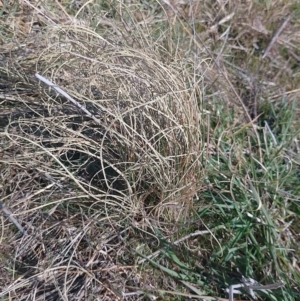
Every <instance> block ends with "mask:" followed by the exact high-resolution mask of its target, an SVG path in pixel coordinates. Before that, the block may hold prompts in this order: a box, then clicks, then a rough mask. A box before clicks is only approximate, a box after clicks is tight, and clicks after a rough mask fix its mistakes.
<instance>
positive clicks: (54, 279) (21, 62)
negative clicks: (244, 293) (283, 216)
mask: <svg viewBox="0 0 300 301" xmlns="http://www.w3.org/2000/svg"><path fill="white" fill-rule="evenodd" d="M71 2H72V3H71V4H66V3H64V1H62V2H58V1H57V2H55V4H53V3H54V2H52V1H41V2H39V3H38V4H37V2H35V1H19V3H16V2H14V1H6V2H5V1H2V2H0V9H1V10H2V15H3V17H4V18H3V20H1V29H0V40H1V43H0V53H1V54H0V79H1V83H0V101H1V103H0V106H1V110H0V145H1V150H0V169H1V179H0V191H1V204H2V203H3V205H4V208H6V209H9V211H11V212H13V216H14V218H15V219H16V220H17V222H18V223H19V224H20V225H21V226H20V227H21V230H22V229H23V230H24V231H26V233H24V235H22V234H21V233H20V231H18V230H16V228H15V226H14V225H13V224H12V223H11V222H10V220H9V217H10V216H9V213H7V212H6V213H7V214H6V215H8V217H6V218H3V219H2V228H1V231H2V232H1V241H0V243H1V244H0V259H1V263H0V274H1V275H4V276H0V287H1V288H2V291H1V292H0V299H1V298H3V300H22V301H23V300H24V301H25V300H123V299H126V300H131V299H132V300H142V299H143V298H144V297H145V294H144V293H142V292H141V291H140V289H146V290H147V289H148V290H149V291H153V289H154V288H157V287H161V286H164V285H163V284H164V283H165V287H166V289H169V290H174V291H175V290H177V283H175V281H174V280H165V278H164V277H163V276H162V275H161V274H159V273H158V274H155V273H154V275H153V276H149V275H151V273H152V270H151V269H150V270H149V271H147V269H146V271H144V272H141V271H140V270H139V269H138V266H137V260H136V257H137V256H135V255H136V254H135V253H134V250H143V251H145V252H146V253H147V252H148V253H154V251H155V250H157V247H158V246H159V244H160V238H163V239H169V238H170V241H176V240H177V242H182V241H183V240H187V239H185V238H186V237H189V232H192V231H195V230H198V229H199V227H200V228H201V229H202V228H203V229H206V230H207V225H205V223H204V222H203V221H202V220H201V218H199V216H198V215H197V214H198V213H197V212H198V211H197V210H198V209H199V208H202V207H203V208H206V207H205V206H207V208H208V209H207V210H208V211H209V210H210V207H209V206H210V205H209V204H207V203H206V202H207V200H206V199H205V197H203V198H201V197H200V199H199V195H200V194H201V192H202V191H208V192H211V191H217V192H216V194H219V190H221V188H220V187H221V185H223V184H224V183H226V185H227V184H228V186H227V188H226V189H227V190H226V193H228V195H229V194H230V193H232V194H234V189H235V188H234V185H233V183H234V180H235V176H236V175H238V174H241V173H242V172H244V170H246V168H249V166H247V167H245V165H246V163H245V162H247V160H248V154H249V153H251V152H253V154H254V153H255V152H256V153H255V156H256V155H257V156H256V157H255V158H258V159H257V160H256V162H259V168H260V169H264V164H265V162H264V161H263V159H262V158H263V155H264V150H262V149H261V148H260V147H261V145H260V144H256V142H253V141H256V140H253V139H255V138H257V137H258V136H259V134H258V131H257V126H258V123H257V118H258V117H259V116H260V114H261V112H260V111H259V104H260V103H262V102H264V101H265V100H266V99H267V100H268V101H269V102H270V103H274V102H276V100H277V99H278V97H281V96H282V95H284V96H285V97H286V98H285V99H286V101H287V102H288V101H290V100H291V99H292V98H293V97H295V93H296V92H297V91H299V67H298V65H297V64H299V55H300V54H297V51H296V50H295V49H296V45H297V40H299V32H300V31H299V32H298V31H297V30H296V29H299V24H298V23H297V22H296V21H293V22H290V24H289V25H287V26H286V27H285V31H284V34H283V33H282V34H281V35H280V37H278V38H277V39H276V41H275V42H274V41H273V42H272V43H273V44H270V43H271V42H270V41H272V39H271V38H272V32H273V31H275V29H276V28H278V27H280V22H281V19H282V18H283V17H285V16H288V14H289V12H290V11H291V10H292V9H293V4H292V3H290V2H288V1H286V2H285V1H274V4H273V5H271V4H270V5H269V6H268V5H266V4H264V5H265V6H264V9H260V8H261V7H262V6H263V5H262V4H259V3H256V2H255V3H254V1H243V3H240V4H239V5H238V6H236V5H233V2H230V1H224V4H222V3H223V2H222V1H204V2H205V4H203V6H201V5H199V3H198V1H189V2H188V1H171V0H170V1H147V3H146V2H145V3H144V4H141V3H140V2H139V1H127V3H126V5H124V3H123V1H86V2H84V1H71ZM225 2H226V3H225ZM241 2H242V1H241ZM257 12H258V13H257ZM245 15H247V16H248V18H247V19H246V18H244V16H245ZM290 18H291V19H292V17H290ZM293 20H295V19H293ZM274 43H275V44H274ZM268 45H271V46H272V47H269V50H268V52H267V53H266V55H265V57H266V58H265V59H264V60H262V59H261V55H260V53H261V51H262V50H264V49H265V50H266V49H268ZM274 45H275V46H274ZM276 45H277V46H276ZM278 45H279V46H278ZM283 45H284V47H285V48H284V50H282V48H280V47H281V46H283ZM286 56H289V59H290V61H288V62H286ZM207 58H209V60H208V59H207ZM282 66H284V68H283V67H282ZM293 68H294V69H293ZM295 70H296V71H297V72H298V73H297V72H295ZM37 72H38V73H39V74H41V75H43V76H44V77H45V78H47V79H49V80H51V82H52V83H53V84H54V85H57V86H59V87H60V88H62V89H63V90H64V91H65V92H66V93H68V94H69V95H71V96H72V97H73V98H74V99H76V100H77V101H78V102H79V103H80V104H81V105H83V106H84V107H85V108H86V109H87V110H88V111H89V112H90V113H91V114H92V115H93V116H94V117H96V118H97V119H98V120H99V122H95V121H94V120H93V119H92V118H90V117H88V116H86V115H85V114H84V112H83V111H82V110H80V109H79V108H77V107H76V106H74V105H73V104H72V103H70V102H69V101H68V100H67V99H66V98H65V97H63V96H62V95H59V94H58V93H57V92H56V91H55V89H54V88H53V87H49V86H47V85H45V84H43V83H41V82H40V81H38V80H37V78H36V77H35V76H34V74H35V73H37ZM287 76H291V79H290V80H286V81H285V80H284V79H285V78H286V77H287ZM286 91H290V92H289V93H285V92H286ZM216 103H218V105H216ZM228 109H229V110H228ZM227 110H228V111H230V110H232V111H234V114H233V117H232V120H230V121H227V119H224V120H223V119H222V118H223V117H222V112H223V111H226V112H227ZM226 118H227V117H226ZM253 119H254V121H253ZM222 124H223V125H222ZM241 128H242V130H241ZM245 129H246V130H245ZM243 130H245V132H247V135H249V136H247V137H246V138H245V137H241V136H238V134H239V133H240V132H241V131H243ZM235 135H236V136H235ZM245 135H246V134H245ZM266 136H267V134H266ZM236 137H238V138H236ZM235 139H236V140H235ZM222 140H224V145H226V147H224V148H223V144H222V143H223V142H222ZM241 140H243V142H242V143H240V144H238V143H235V141H241ZM245 150H246V151H245ZM228 154H229V156H231V155H232V157H230V158H229V159H228ZM213 155H216V157H217V159H215V158H213V159H212V156H213ZM253 156H254V155H253ZM278 157H279V155H278ZM291 157H293V156H292V155H291ZM224 158H225V159H224ZM226 159H228V161H230V162H229V164H231V165H230V168H229V170H222V171H220V170H219V169H218V168H220V166H222V162H223V161H222V160H226ZM292 159H293V160H294V157H293V158H292ZM292 159H291V161H292ZM210 160H211V161H210ZM213 160H215V161H213ZM274 161H275V160H274ZM208 162H213V163H212V165H211V166H210V167H208V165H209V164H208ZM212 166H213V167H212ZM265 169H267V168H265ZM209 172H210V174H209ZM212 174H213V175H215V176H216V178H217V177H219V176H220V177H221V178H222V179H221V180H220V181H219V182H217V180H216V181H215V182H214V180H211V175H212ZM248 174H251V173H250V172H248V171H247V176H248ZM232 175H234V176H232ZM249 181H250V180H248V178H247V180H245V181H242V180H241V181H240V182H241V183H242V184H241V186H242V187H243V189H244V188H245V191H246V188H247V187H248V190H247V191H248V192H249V191H250V188H249V186H247V185H249ZM237 182H238V180H237ZM257 182H259V181H258V180H257ZM224 185H225V184H224ZM224 187H225V186H224ZM239 193H240V192H239ZM241 195H242V194H239V195H238V197H240V196H241ZM228 198H231V199H234V196H230V197H228ZM251 200H252V201H253V199H251ZM249 203H250V202H248V203H247V205H245V206H244V205H243V206H244V208H246V209H247V210H249V208H248V207H247V206H248V205H249ZM222 206H223V204H222V205H221V206H220V208H222V209H221V210H223V208H225V207H224V206H223V207H222ZM216 207H217V206H216ZM241 207H242V205H241ZM256 207H257V206H256ZM266 207H267V206H266ZM246 209H243V210H246ZM213 210H215V209H213ZM272 210H273V211H272ZM272 210H270V212H271V211H272V212H274V215H276V214H277V213H278V211H279V210H278V208H277V207H274V208H273V209H272ZM224 212H225V209H224ZM242 213H243V214H244V212H242ZM214 214H215V213H213V214H212V217H211V218H209V219H207V220H206V221H205V222H207V221H211V220H213V218H214ZM241 215H242V214H241ZM241 215H240V216H241ZM195 216H196V217H195ZM195 220H197V222H198V224H197V225H196V226H195V223H196V222H195V223H194V221H195ZM278 223H279V222H278ZM280 223H281V221H280ZM282 223H285V221H284V222H282ZM199 224H200V226H199ZM191 225H192V226H191ZM221 228H222V225H221ZM183 229H185V230H186V232H184V230H183ZM203 229H202V230H203ZM222 229H225V227H223V228H222ZM207 232H208V233H210V229H209V230H208V231H207ZM275 232H276V231H275ZM203 233H204V232H203ZM184 235H187V236H184ZM183 236H184V239H182V237H183ZM232 236H233V234H231V233H229V234H228V233H227V232H226V229H225V230H224V232H222V233H221V234H220V235H219V237H216V234H215V233H211V234H210V237H209V238H207V240H206V241H205V243H206V244H205V247H203V250H202V249H201V250H199V249H198V247H199V242H198V241H196V240H195V241H191V242H190V244H187V245H188V247H187V249H189V250H191V254H192V253H193V251H195V250H197V251H195V252H194V253H197V256H198V255H199V254H201V256H204V257H209V256H210V254H211V253H212V252H213V249H214V248H217V247H219V246H220V241H222V239H226V240H229V239H231V238H232ZM257 237H259V238H258V239H257V240H258V241H259V239H260V236H259V235H257ZM282 243H283V244H284V243H285V242H282ZM222 252H223V250H222V248H221V251H220V253H222ZM154 254H155V253H154ZM218 256H221V255H219V254H218ZM197 260H198V259H197ZM199 265H200V263H199ZM174 269H175V270H176V267H175V268H174ZM266 269H267V268H266ZM269 270H271V267H270V269H269ZM166 283H167V284H166ZM198 284H199V283H198ZM181 289H182V290H183V291H184V292H190V290H187V289H186V288H182V287H181ZM214 292H215V291H214ZM124 293H125V295H124ZM126 294H127V295H126ZM149 296H150V297H149ZM149 296H148V297H149V298H150V299H151V297H153V296H154V295H152V294H150V295H149ZM208 298H212V297H208ZM1 300H2V299H1ZM207 300H211V299H207Z"/></svg>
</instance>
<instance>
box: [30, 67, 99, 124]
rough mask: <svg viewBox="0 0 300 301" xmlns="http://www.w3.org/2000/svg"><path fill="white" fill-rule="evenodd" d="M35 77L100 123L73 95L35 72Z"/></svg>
mask: <svg viewBox="0 0 300 301" xmlns="http://www.w3.org/2000/svg"><path fill="white" fill-rule="evenodd" d="M35 77H36V78H38V79H39V80H40V81H42V82H43V83H45V84H46V85H48V86H49V87H51V88H53V89H54V90H55V91H57V92H58V93H59V94H60V95H62V96H64V97H65V98H67V99H68V100H70V101H71V102H72V103H73V104H74V105H75V106H76V107H77V108H78V109H80V110H81V111H83V112H84V113H85V114H86V115H87V116H89V117H90V118H92V119H93V120H94V121H95V122H96V123H97V124H99V125H100V124H101V121H100V120H99V119H98V118H96V117H95V115H93V114H92V113H91V112H90V111H88V110H87V109H86V108H85V107H84V106H82V105H81V104H80V103H79V102H78V101H76V100H75V99H74V98H73V97H71V96H70V95H69V94H68V93H66V92H65V91H63V90H62V89H61V88H60V87H59V86H57V85H55V84H53V83H52V82H51V81H50V80H48V79H46V78H45V77H44V76H42V75H40V74H38V73H36V74H35Z"/></svg>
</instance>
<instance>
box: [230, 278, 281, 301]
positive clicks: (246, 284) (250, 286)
mask: <svg viewBox="0 0 300 301" xmlns="http://www.w3.org/2000/svg"><path fill="white" fill-rule="evenodd" d="M282 286H284V282H282V281H280V282H277V283H272V284H267V285H259V284H256V282H255V281H254V280H253V279H251V278H250V279H245V278H244V277H243V283H240V284H234V285H230V287H229V301H234V299H233V295H234V294H239V293H240V291H238V290H236V288H241V287H243V288H244V289H246V290H247V291H248V293H249V294H250V295H251V297H252V298H253V299H256V296H255V295H254V292H253V290H272V289H276V288H279V287H282Z"/></svg>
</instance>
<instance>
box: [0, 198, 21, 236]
mask: <svg viewBox="0 0 300 301" xmlns="http://www.w3.org/2000/svg"><path fill="white" fill-rule="evenodd" d="M1 209H2V211H3V213H4V215H5V216H7V217H8V219H9V220H10V221H11V222H12V223H13V224H15V226H16V227H17V228H18V229H19V231H20V232H21V233H22V234H23V235H27V232H26V230H25V229H24V228H23V227H22V226H21V225H20V224H19V222H18V221H17V220H16V219H15V218H14V217H13V215H12V213H11V212H10V211H9V210H7V209H6V208H5V207H4V205H3V203H2V202H0V210H1Z"/></svg>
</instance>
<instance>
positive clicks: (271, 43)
mask: <svg viewBox="0 0 300 301" xmlns="http://www.w3.org/2000/svg"><path fill="white" fill-rule="evenodd" d="M290 19H291V16H288V17H287V18H286V19H285V20H284V21H283V22H282V23H281V25H280V26H279V28H278V29H277V30H276V32H275V34H274V35H273V37H272V39H271V41H270V43H269V45H268V47H267V49H266V50H265V52H264V54H263V56H262V58H263V59H264V58H265V57H266V56H267V54H268V53H269V51H270V50H271V48H272V46H273V45H274V43H275V42H276V40H277V39H278V37H279V35H280V34H281V32H282V31H283V29H284V28H285V27H286V25H287V24H288V22H289V21H290Z"/></svg>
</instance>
